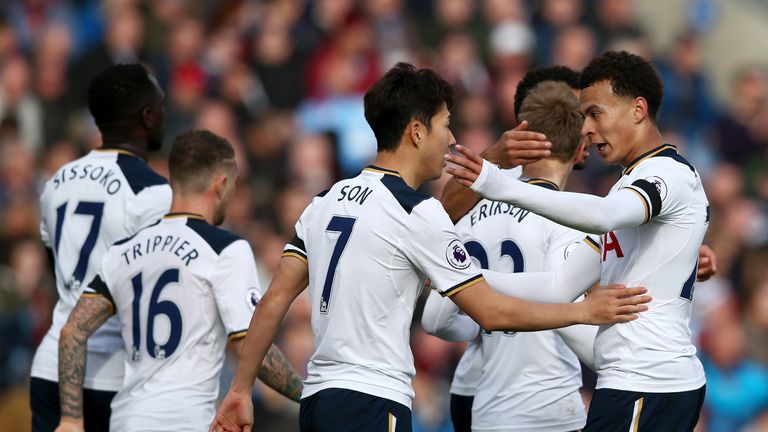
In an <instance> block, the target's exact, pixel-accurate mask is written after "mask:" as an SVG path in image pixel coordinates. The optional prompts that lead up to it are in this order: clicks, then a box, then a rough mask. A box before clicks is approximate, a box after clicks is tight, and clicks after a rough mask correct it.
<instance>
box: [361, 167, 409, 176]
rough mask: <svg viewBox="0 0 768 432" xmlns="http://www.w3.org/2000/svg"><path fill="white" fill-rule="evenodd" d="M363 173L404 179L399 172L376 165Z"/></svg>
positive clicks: (367, 168)
mask: <svg viewBox="0 0 768 432" xmlns="http://www.w3.org/2000/svg"><path fill="white" fill-rule="evenodd" d="M363 171H368V172H374V173H378V174H386V175H393V176H396V177H400V178H402V176H401V175H400V173H399V172H397V171H393V170H391V169H386V168H381V167H377V166H376V165H368V166H367V167H365V169H363Z"/></svg>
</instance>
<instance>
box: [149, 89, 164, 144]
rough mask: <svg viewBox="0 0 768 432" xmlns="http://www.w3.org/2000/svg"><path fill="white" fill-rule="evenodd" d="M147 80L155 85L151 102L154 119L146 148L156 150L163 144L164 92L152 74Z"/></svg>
mask: <svg viewBox="0 0 768 432" xmlns="http://www.w3.org/2000/svg"><path fill="white" fill-rule="evenodd" d="M149 80H150V81H152V83H153V84H154V85H155V95H154V97H153V104H152V112H153V114H154V117H155V121H154V123H153V124H152V127H151V129H150V130H149V133H148V136H147V150H149V151H157V150H160V147H162V145H163V135H164V134H165V109H164V104H165V92H163V89H161V88H160V84H158V83H157V80H156V79H155V77H154V76H152V75H150V76H149Z"/></svg>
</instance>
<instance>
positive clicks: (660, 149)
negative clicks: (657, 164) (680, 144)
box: [621, 144, 677, 175]
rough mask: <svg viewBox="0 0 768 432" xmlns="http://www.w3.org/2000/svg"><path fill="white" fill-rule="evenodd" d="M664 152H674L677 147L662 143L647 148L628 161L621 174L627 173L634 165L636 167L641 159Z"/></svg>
mask: <svg viewBox="0 0 768 432" xmlns="http://www.w3.org/2000/svg"><path fill="white" fill-rule="evenodd" d="M664 152H674V153H677V147H675V146H673V145H672V144H662V145H660V146H658V147H656V148H655V149H653V150H649V151H647V152H645V153H643V154H641V155H640V156H638V157H637V158H636V159H635V160H633V161H632V162H630V163H628V164H627V167H626V168H624V172H622V173H621V175H627V174H629V173H631V172H632V170H633V169H635V167H637V166H638V165H639V164H640V162H642V161H644V160H646V159H648V158H652V157H654V156H659V155H661V153H664Z"/></svg>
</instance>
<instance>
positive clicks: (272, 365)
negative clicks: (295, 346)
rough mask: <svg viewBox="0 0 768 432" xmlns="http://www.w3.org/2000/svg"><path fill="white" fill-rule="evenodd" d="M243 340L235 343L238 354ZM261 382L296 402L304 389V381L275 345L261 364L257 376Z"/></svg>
mask: <svg viewBox="0 0 768 432" xmlns="http://www.w3.org/2000/svg"><path fill="white" fill-rule="evenodd" d="M242 341H243V339H238V340H236V341H235V348H236V349H237V352H238V353H239V352H240V350H241V349H242ZM257 376H258V377H259V379H260V380H261V382H263V383H264V384H266V385H267V386H269V388H271V389H272V390H275V391H276V392H278V393H280V394H281V395H283V396H285V397H287V398H288V399H291V400H293V401H296V402H298V401H299V400H301V391H302V390H303V389H304V381H303V380H302V379H301V376H299V374H298V373H297V372H296V371H295V370H294V369H293V367H291V364H290V363H288V359H286V358H285V354H283V352H282V351H280V348H278V347H277V345H274V344H273V345H272V346H271V347H270V348H269V351H267V355H266V356H265V357H264V361H262V362H261V367H260V368H259V374H258V375H257Z"/></svg>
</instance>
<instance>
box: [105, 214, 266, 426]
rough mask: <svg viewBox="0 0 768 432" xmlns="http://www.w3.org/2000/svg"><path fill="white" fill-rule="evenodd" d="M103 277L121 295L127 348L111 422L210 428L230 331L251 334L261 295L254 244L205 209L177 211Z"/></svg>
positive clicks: (127, 247)
mask: <svg viewBox="0 0 768 432" xmlns="http://www.w3.org/2000/svg"><path fill="white" fill-rule="evenodd" d="M99 278H101V280H102V281H103V286H101V287H98V288H96V287H93V288H94V289H95V290H96V292H98V293H100V294H108V295H110V296H111V300H112V302H113V304H114V305H115V307H116V312H117V315H118V317H119V318H120V323H121V333H122V342H123V344H124V347H125V351H126V359H125V363H126V370H125V384H124V387H123V388H122V389H121V390H120V391H119V392H118V394H117V396H115V399H114V401H113V402H112V419H111V429H112V430H117V431H131V430H139V429H141V430H147V429H151V430H201V429H204V428H205V427H206V426H207V425H208V424H209V423H210V421H211V419H212V418H213V415H214V403H215V400H216V397H217V395H218V389H219V375H220V373H221V368H222V365H223V361H224V351H225V345H226V342H227V334H228V333H229V335H230V337H237V336H239V335H240V334H243V333H244V332H245V330H246V329H247V325H248V321H249V319H250V315H251V313H252V311H253V306H255V304H256V302H257V301H258V300H259V298H260V292H259V291H258V289H257V285H256V281H257V276H256V268H255V265H254V264H253V254H252V251H251V249H250V246H249V245H248V243H247V242H246V241H245V240H243V239H241V238H240V237H238V236H236V235H234V234H231V233H229V232H228V231H225V230H222V229H219V228H216V227H213V226H211V225H209V224H208V223H207V222H205V221H204V220H202V218H201V217H199V216H196V215H191V214H184V213H180V214H169V215H167V216H166V217H164V218H163V219H162V220H161V221H159V222H158V223H157V224H156V225H153V226H150V227H148V228H146V229H143V230H141V231H140V232H139V233H138V234H137V235H136V236H134V237H132V238H128V239H125V240H122V241H120V242H119V243H117V244H115V245H114V246H113V247H112V248H111V249H110V250H109V253H108V255H107V257H106V258H105V261H104V265H103V268H102V270H101V272H100V275H99ZM95 283H96V284H98V280H97V281H96V282H95ZM245 287H248V288H245ZM105 290H106V291H105ZM108 298H109V297H108Z"/></svg>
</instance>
